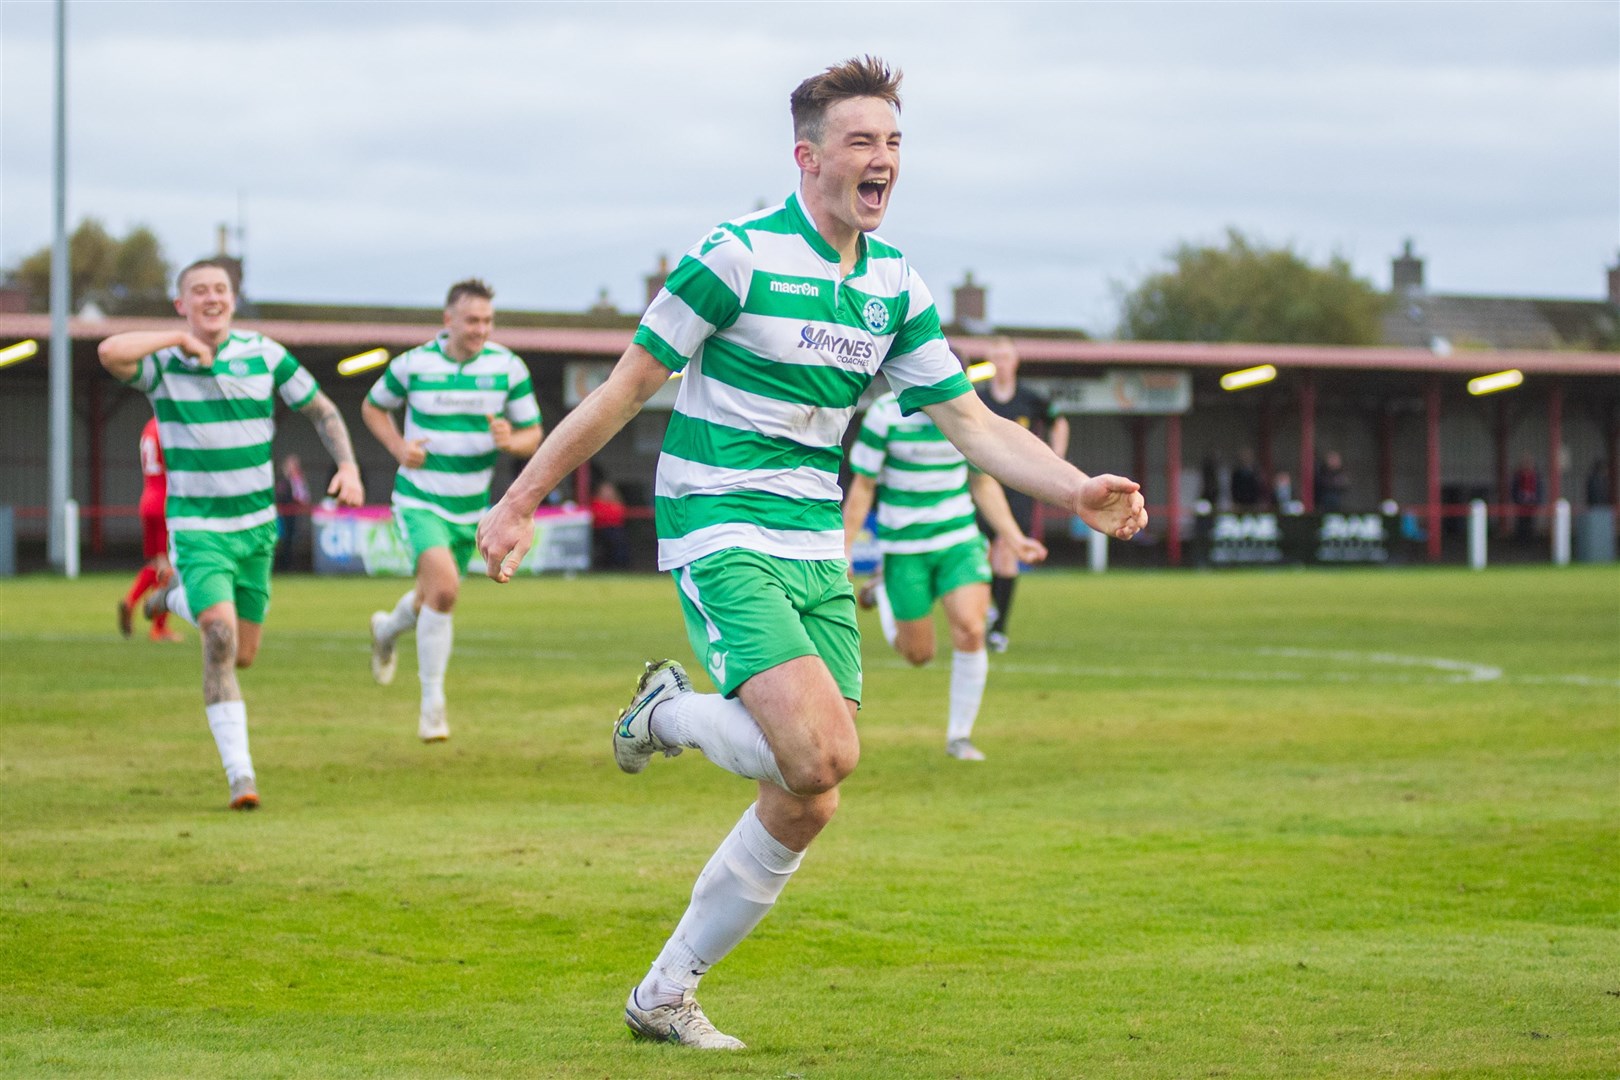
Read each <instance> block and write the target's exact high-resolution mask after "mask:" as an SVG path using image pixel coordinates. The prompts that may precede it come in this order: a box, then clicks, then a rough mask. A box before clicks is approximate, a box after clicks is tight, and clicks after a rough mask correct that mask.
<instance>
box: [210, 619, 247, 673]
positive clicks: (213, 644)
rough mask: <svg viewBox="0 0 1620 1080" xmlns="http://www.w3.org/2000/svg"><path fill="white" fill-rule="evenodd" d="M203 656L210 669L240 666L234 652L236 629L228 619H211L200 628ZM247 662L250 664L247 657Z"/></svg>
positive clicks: (243, 665) (238, 658)
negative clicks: (233, 665)
mask: <svg viewBox="0 0 1620 1080" xmlns="http://www.w3.org/2000/svg"><path fill="white" fill-rule="evenodd" d="M202 639H203V656H204V658H205V659H206V660H207V662H208V664H209V666H210V667H215V668H221V667H229V666H231V665H232V664H237V665H239V666H242V667H246V666H247V665H246V664H242V663H241V662H240V661H241V658H240V657H238V656H237V652H236V627H235V626H234V625H233V620H230V619H212V620H210V621H208V622H205V623H204V624H203V626H202ZM247 659H248V662H250V663H251V662H252V659H253V658H252V657H251V656H249V657H248V658H247Z"/></svg>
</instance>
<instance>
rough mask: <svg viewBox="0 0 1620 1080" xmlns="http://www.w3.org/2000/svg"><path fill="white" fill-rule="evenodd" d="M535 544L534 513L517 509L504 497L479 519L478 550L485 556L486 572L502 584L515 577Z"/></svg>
mask: <svg viewBox="0 0 1620 1080" xmlns="http://www.w3.org/2000/svg"><path fill="white" fill-rule="evenodd" d="M533 545H534V518H533V516H532V515H529V514H520V513H518V512H517V510H516V509H515V508H514V507H512V506H511V504H509V503H508V502H507V501H506V500H505V499H502V500H501V501H500V502H498V503H496V504H495V505H494V507H492V508H491V509H490V511H489V513H487V514H485V515H484V520H483V521H481V522H479V523H478V554H480V555H482V556H483V557H484V572H485V573H486V574H488V575H489V576H490V577H491V578H492V579H494V580H495V581H499V582H501V583H502V584H505V583H506V582H508V581H511V580H512V575H513V574H516V573H517V568H518V566H519V565H521V564H522V562H523V557H524V556H525V555H527V554H528V553H529V548H530V547H532V546H533Z"/></svg>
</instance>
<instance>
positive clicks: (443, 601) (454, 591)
mask: <svg viewBox="0 0 1620 1080" xmlns="http://www.w3.org/2000/svg"><path fill="white" fill-rule="evenodd" d="M460 591H461V590H460V589H458V588H457V587H456V586H455V585H441V586H438V587H436V588H430V589H428V590H427V594H426V595H425V596H423V597H422V603H423V605H424V606H426V607H430V608H432V609H433V610H434V611H437V612H438V613H439V614H441V615H448V614H450V612H451V611H453V610H454V609H455V606H456V596H457V595H458V594H459V593H460Z"/></svg>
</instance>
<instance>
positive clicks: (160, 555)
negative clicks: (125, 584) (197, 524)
mask: <svg viewBox="0 0 1620 1080" xmlns="http://www.w3.org/2000/svg"><path fill="white" fill-rule="evenodd" d="M141 477H142V479H143V480H144V482H145V483H144V486H143V487H142V488H141V554H142V555H143V556H144V557H145V558H146V565H145V566H143V567H141V572H140V573H139V574H136V575H135V584H134V585H132V586H130V589H129V595H128V596H126V597H124V598H123V599H122V600H120V601H118V632H119V633H121V634H123V635H124V636H125V637H129V635H130V634H131V633H132V632H133V630H134V626H133V625H132V624H133V618H132V616H133V613H134V611H135V605H137V604H139V603H140V602H141V597H142V596H144V595H145V594H146V591H147V590H148V589H150V588H152V587H154V586H157V587H160V588H161V587H162V586H164V585H166V584H168V581H169V578H170V576H172V575H173V573H174V571H173V569H172V568H170V566H169V523H168V521H167V520H165V518H164V516H163V504H164V501H165V500H166V499H167V498H168V494H169V476H168V473H167V472H165V471H164V468H163V447H162V446H161V445H160V444H159V443H158V423H157V417H155V416H154V417H153V418H152V419H150V420H148V421H147V422H146V426H145V427H144V428H142V429H141ZM152 640H153V641H183V640H184V639H183V638H182V637H181V636H180V635H179V634H178V633H176V632H175V631H173V630H171V629H169V613H168V612H166V611H164V612H159V613H158V615H157V617H155V618H154V619H153V620H152Z"/></svg>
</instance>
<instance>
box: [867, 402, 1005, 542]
mask: <svg viewBox="0 0 1620 1080" xmlns="http://www.w3.org/2000/svg"><path fill="white" fill-rule="evenodd" d="M849 466H850V468H851V469H853V470H854V471H855V472H857V473H859V474H860V475H862V476H870V477H872V478H873V479H875V480H876V481H877V542H878V549H879V550H880V551H884V552H888V553H892V554H895V555H915V554H917V553H918V552H920V551H940V550H942V549H944V548H948V547H951V546H953V545H955V544H961V543H965V542H966V541H969V540H973V539H976V538H977V537H978V536H979V526H978V524H977V522H976V521H975V516H974V510H973V496H972V494H971V493H970V492H969V491H968V468H969V466H968V463H967V458H965V457H963V456H962V452H961V451H960V450H958V449H957V448H956V447H954V446H952V445H951V444H950V442H949V441H948V440H947V439H946V438H945V433H944V432H942V431H940V430H939V428H937V427H936V426H934V422H933V421H932V420H930V419H929V418H928V414H927V413H920V412H919V413H912V414H911V415H910V416H904V415H902V414H901V412H900V404H899V402H898V401H897V400H896V399H895V396H894V395H893V394H884V395H883V396H882V397H880V398H878V399H877V400H876V401H875V402H873V403H872V407H871V408H870V409H868V410H866V419H864V420H862V421H861V430H860V433H859V435H857V436H856V439H855V446H854V447H853V448H852V449H851V450H850V452H849Z"/></svg>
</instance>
